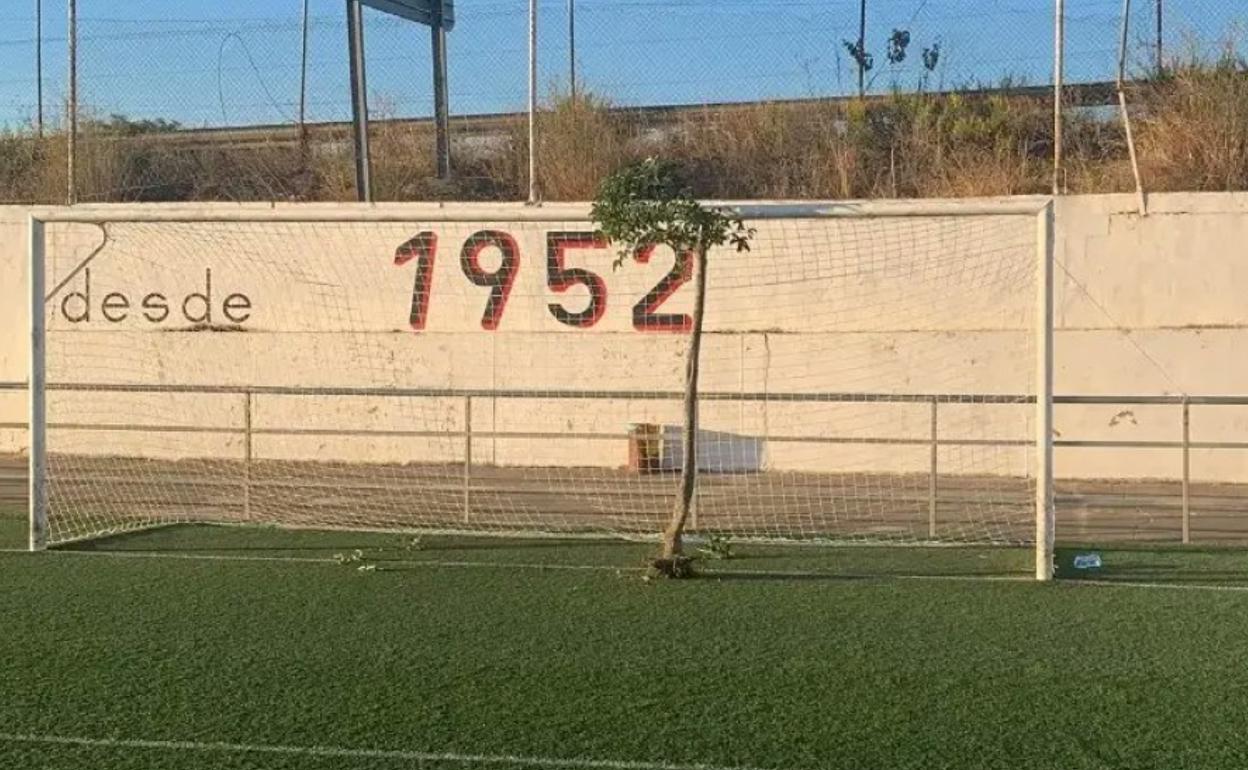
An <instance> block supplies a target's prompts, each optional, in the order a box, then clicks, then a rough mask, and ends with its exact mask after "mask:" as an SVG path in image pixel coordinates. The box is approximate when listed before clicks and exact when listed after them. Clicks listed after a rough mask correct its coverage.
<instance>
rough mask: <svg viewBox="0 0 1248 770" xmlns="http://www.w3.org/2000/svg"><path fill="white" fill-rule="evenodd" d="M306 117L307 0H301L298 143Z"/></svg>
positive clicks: (302, 139)
mask: <svg viewBox="0 0 1248 770" xmlns="http://www.w3.org/2000/svg"><path fill="white" fill-rule="evenodd" d="M307 118H308V0H303V51H302V53H301V55H300V59H299V143H300V144H301V145H302V144H304V143H306V141H307V130H308V129H307Z"/></svg>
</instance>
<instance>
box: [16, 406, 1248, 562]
mask: <svg viewBox="0 0 1248 770" xmlns="http://www.w3.org/2000/svg"><path fill="white" fill-rule="evenodd" d="M47 387H48V390H51V391H62V392H77V393H83V392H94V393H152V394H196V395H223V396H228V395H233V396H238V397H241V398H242V410H243V424H242V426H190V425H187V426H180V425H150V424H138V423H135V424H131V423H68V422H55V421H53V422H50V423H49V425H48V427H49V429H54V430H81V431H97V432H136V433H185V434H215V435H227V436H240V437H242V439H243V455H244V458H243V459H244V473H245V480H244V508H245V513H247V514H250V498H251V490H252V486H253V485H252V466H253V463H254V459H255V446H254V441H255V438H256V437H258V436H322V437H331V436H339V437H361V436H370V437H382V438H460V439H463V441H464V455H463V492H464V514H465V516H468V515H469V512H470V507H471V488H472V467H473V442H474V440H481V439H579V440H591V441H620V440H627V439H628V438H629V436H630V434H629V433H627V432H569V431H555V432H552V431H498V430H474V429H473V427H472V413H473V402H474V401H476V400H478V399H503V400H517V399H529V400H532V399H541V400H575V401H586V400H589V401H600V400H630V401H679V400H681V399H682V398H683V393H681V392H680V391H632V390H612V391H603V390H593V391H591V390H533V389H498V390H494V389H484V388H350V387H288V386H233V385H225V386H212V385H127V384H95V383H50V384H48V386H47ZM26 388H27V384H26V383H24V382H0V391H10V392H12V391H24V390H25V389H26ZM258 396H320V397H325V396H338V397H369V398H424V399H454V400H461V401H462V409H463V415H464V419H463V426H464V427H463V428H462V429H460V430H453V429H452V430H445V429H444V430H378V429H359V428H351V429H347V428H294V427H291V428H264V427H256V426H255V424H254V420H253V415H254V409H255V399H256V397H258ZM699 398H700V400H701V401H704V402H708V403H711V402H719V403H723V402H740V403H823V404H828V403H841V404H850V403H857V404H861V403H874V404H927V405H928V406H929V415H930V419H929V424H930V430H929V432H928V435H926V436H923V437H889V436H876V437H863V436H802V435H768V436H766V437H765V438H766V440H767V441H768V442H777V443H806V444H840V445H885V446H913V447H922V446H926V447H928V448H929V468H928V475H929V483H928V527H929V535H931V536H932V537H935V536H936V532H937V526H938V511H939V493H940V490H939V477H940V461H939V450H940V449H941V448H942V447H968V446H993V447H1027V446H1031V445H1032V444H1033V443H1034V442H1032V441H1029V440H1026V439H1004V438H975V439H971V438H947V437H944V436H942V435H941V433H940V406H941V405H942V404H963V405H966V404H977V405H1019V406H1024V405H1028V404H1034V403H1035V397H1034V396H1027V395H1009V394H939V393H927V394H923V393H845V392H836V393H817V392H814V393H812V392H808V393H766V392H722V391H721V392H708V393H703V394H700V396H699ZM1053 402H1054V404H1055V405H1077V406H1177V407H1181V419H1180V424H1179V426H1177V427H1179V428H1180V434H1179V435H1180V438H1179V439H1177V440H1169V441H1167V440H1129V439H1070V438H1060V439H1055V440H1054V442H1053V443H1054V446H1055V447H1058V448H1082V449H1123V450H1140V449H1173V450H1179V452H1180V456H1181V462H1180V468H1179V474H1178V476H1179V479H1180V483H1181V495H1182V498H1181V500H1182V502H1181V521H1182V539H1183V543H1185V544H1187V543H1190V542H1191V517H1192V478H1191V453H1192V451H1193V450H1248V440H1245V441H1194V440H1192V436H1191V410H1192V407H1193V406H1214V407H1218V406H1221V407H1227V406H1248V396H1186V395H1176V396H1170V395H1166V396H1139V395H1136V396H1127V395H1104V396H1075V395H1065V396H1056V397H1054V399H1053ZM27 427H28V423H27V422H24V421H23V422H0V430H25V429H27Z"/></svg>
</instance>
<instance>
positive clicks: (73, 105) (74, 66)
mask: <svg viewBox="0 0 1248 770" xmlns="http://www.w3.org/2000/svg"><path fill="white" fill-rule="evenodd" d="M67 48H68V54H69V98H68V99H67V100H66V107H67V111H68V115H67V116H66V117H67V122H68V123H69V125H68V126H67V127H66V133H65V137H66V144H67V147H66V153H65V176H66V177H67V180H68V181H67V184H66V193H65V198H66V202H67V203H68V204H69V205H70V206H72V205H74V204H75V203H77V202H78V2H77V0H69V40H68V41H67Z"/></svg>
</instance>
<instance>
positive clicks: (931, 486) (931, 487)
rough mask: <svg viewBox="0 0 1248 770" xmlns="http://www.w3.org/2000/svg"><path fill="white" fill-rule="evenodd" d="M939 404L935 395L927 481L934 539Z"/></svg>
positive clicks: (929, 524) (929, 520) (930, 533)
mask: <svg viewBox="0 0 1248 770" xmlns="http://www.w3.org/2000/svg"><path fill="white" fill-rule="evenodd" d="M939 404H940V402H939V400H938V399H936V398H935V397H933V398H932V406H931V411H932V415H931V417H932V446H931V466H930V467H931V476H930V477H929V478H928V482H927V536H928V538H930V539H932V540H935V539H936V505H937V503H936V500H937V495H938V494H939V485H938V483H937V481H936V479H937V474H938V473H939V472H940V466H939V462H940V457H939V455H940V451H939V449H940V440H939V434H938V433H937V427H936V426H937V422H938V416H937V409H938V408H939Z"/></svg>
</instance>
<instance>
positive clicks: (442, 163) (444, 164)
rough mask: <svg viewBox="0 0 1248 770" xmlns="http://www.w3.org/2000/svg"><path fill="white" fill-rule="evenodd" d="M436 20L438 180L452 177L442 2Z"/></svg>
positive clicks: (437, 4)
mask: <svg viewBox="0 0 1248 770" xmlns="http://www.w3.org/2000/svg"><path fill="white" fill-rule="evenodd" d="M434 13H435V18H434V19H433V23H432V24H430V25H429V29H430V32H431V34H432V36H433V117H434V130H435V132H436V134H437V154H438V158H437V160H438V178H439V179H449V178H450V176H451V126H450V116H449V114H450V109H449V107H448V104H447V101H448V100H447V93H446V25H445V23H444V18H443V15H444V13H445V5H444V3H443V1H442V0H438V2H436V3H435V8H434Z"/></svg>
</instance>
